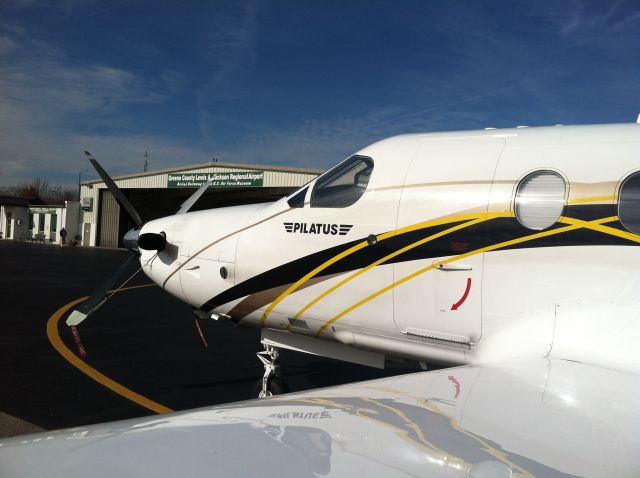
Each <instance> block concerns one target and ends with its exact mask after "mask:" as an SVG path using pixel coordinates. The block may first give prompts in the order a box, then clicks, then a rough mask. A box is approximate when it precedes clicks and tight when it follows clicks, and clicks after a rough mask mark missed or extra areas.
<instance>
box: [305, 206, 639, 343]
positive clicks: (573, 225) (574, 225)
mask: <svg viewBox="0 0 640 478" xmlns="http://www.w3.org/2000/svg"><path fill="white" fill-rule="evenodd" d="M616 220H618V217H617V216H610V217H605V218H602V219H596V220H594V221H582V220H579V219H573V218H565V217H561V218H560V219H559V220H558V222H562V223H565V224H570V225H569V226H565V227H561V228H558V229H553V230H550V231H543V232H538V233H536V234H530V235H528V236H524V237H520V238H517V239H512V240H510V241H505V242H500V243H498V244H493V245H491V246H487V247H483V248H480V249H476V250H474V251H470V252H467V253H465V254H460V255H458V256H453V257H450V258H449V259H445V260H443V261H440V262H438V263H434V264H431V265H429V266H427V267H424V268H422V269H419V270H417V271H415V272H413V273H412V274H409V275H408V276H405V277H403V278H402V279H400V280H398V281H395V282H393V283H392V284H390V285H388V286H386V287H384V288H382V289H380V290H379V291H377V292H374V293H373V294H371V295H369V296H368V297H365V298H364V299H362V300H361V301H359V302H356V303H355V304H354V305H352V306H351V307H348V308H347V309H345V310H343V311H342V312H340V313H339V314H338V315H336V316H334V317H333V318H331V319H330V320H328V321H327V322H325V323H324V324H323V325H322V327H320V329H319V330H318V332H316V336H319V335H321V334H322V333H323V332H324V331H325V330H326V329H327V328H328V327H329V326H330V325H331V324H333V323H335V322H336V321H338V320H340V319H341V318H342V317H344V316H345V315H347V314H349V313H350V312H353V311H354V310H355V309H357V308H358V307H361V306H362V305H364V304H366V303H367V302H370V301H372V300H373V299H375V298H376V297H378V296H380V295H382V294H384V293H385V292H389V291H390V290H392V289H393V288H395V287H397V286H399V285H402V284H404V283H405V282H408V281H410V280H411V279H414V278H415V277H418V276H419V275H422V274H424V273H425V272H428V271H430V270H432V269H434V268H435V267H437V266H439V265H440V264H442V265H445V264H449V263H451V262H455V261H458V260H460V259H465V258H467V257H471V256H475V255H476V254H481V253H483V252H490V251H495V250H496V249H502V248H505V247H509V246H512V245H514V244H519V243H522V242H527V241H532V240H535V239H539V238H541V237H547V236H553V235H556V234H562V233H564V232H567V231H572V230H575V229H581V228H587V229H593V230H596V231H598V230H599V231H600V232H605V230H603V229H606V230H608V229H611V231H615V232H616V234H614V235H618V236H619V237H624V236H621V235H619V234H626V233H624V231H618V230H617V229H614V228H609V227H605V228H603V227H602V226H601V224H603V223H607V222H612V221H616ZM605 233H607V234H608V233H609V232H605ZM625 238H626V237H625ZM632 240H634V241H635V242H640V237H637V236H636V237H635V238H633V239H632Z"/></svg>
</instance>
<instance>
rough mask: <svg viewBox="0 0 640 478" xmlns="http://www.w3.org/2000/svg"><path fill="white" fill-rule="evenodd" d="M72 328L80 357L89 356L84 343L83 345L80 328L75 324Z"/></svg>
mask: <svg viewBox="0 0 640 478" xmlns="http://www.w3.org/2000/svg"><path fill="white" fill-rule="evenodd" d="M70 328H71V334H72V335H73V340H75V342H76V346H77V347H78V354H79V355H80V358H85V357H86V356H87V349H85V348H84V345H82V340H80V334H79V333H78V329H77V328H76V326H75V325H72V326H71V327H70Z"/></svg>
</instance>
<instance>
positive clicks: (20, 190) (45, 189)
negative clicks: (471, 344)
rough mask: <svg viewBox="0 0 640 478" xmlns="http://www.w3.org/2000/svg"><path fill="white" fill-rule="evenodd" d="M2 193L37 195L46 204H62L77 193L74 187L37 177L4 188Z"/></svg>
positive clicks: (74, 197)
mask: <svg viewBox="0 0 640 478" xmlns="http://www.w3.org/2000/svg"><path fill="white" fill-rule="evenodd" d="M2 193H3V194H8V195H11V196H17V197H23V198H35V197H37V198H40V199H42V200H43V201H44V202H46V203H48V204H64V202H65V201H74V200H76V195H77V191H76V188H73V187H67V186H63V185H61V184H55V185H51V184H50V183H49V181H47V180H46V179H42V178H39V177H37V178H35V179H34V180H33V181H31V182H28V183H22V184H19V185H18V186H11V187H8V188H4V189H3V190H2Z"/></svg>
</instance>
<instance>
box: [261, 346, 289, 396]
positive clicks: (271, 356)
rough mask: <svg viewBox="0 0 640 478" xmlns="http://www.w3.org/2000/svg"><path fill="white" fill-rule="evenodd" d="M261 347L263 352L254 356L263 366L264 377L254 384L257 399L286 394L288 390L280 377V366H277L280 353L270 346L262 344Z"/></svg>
mask: <svg viewBox="0 0 640 478" xmlns="http://www.w3.org/2000/svg"><path fill="white" fill-rule="evenodd" d="M263 346H264V350H263V351H261V352H258V353H257V354H256V355H257V356H258V360H260V362H262V365H264V375H263V376H262V378H261V379H260V380H258V382H257V383H256V390H255V391H256V392H258V391H259V394H258V398H266V397H272V396H273V395H281V394H283V393H287V392H288V391H289V388H288V387H287V384H286V383H285V381H284V380H283V379H282V377H281V376H280V366H279V365H278V358H279V357H280V351H279V350H278V349H277V348H276V347H274V346H272V345H267V344H264V343H263Z"/></svg>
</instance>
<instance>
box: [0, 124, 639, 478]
mask: <svg viewBox="0 0 640 478" xmlns="http://www.w3.org/2000/svg"><path fill="white" fill-rule="evenodd" d="M91 161H92V163H93V164H94V166H96V169H97V170H98V172H99V173H100V175H101V176H102V178H103V179H104V180H105V182H106V183H107V185H108V186H109V188H110V189H111V191H112V192H113V193H114V196H115V197H116V198H118V199H119V201H120V204H121V205H122V206H123V207H124V208H125V209H126V210H127V211H128V212H129V215H130V216H131V217H132V219H133V221H134V222H135V223H136V225H137V226H136V228H135V229H133V230H132V231H130V232H129V233H128V234H127V237H126V243H127V244H128V247H129V248H130V249H131V250H132V251H133V252H134V253H135V254H134V255H132V256H131V259H130V260H131V261H133V260H138V259H139V261H140V264H141V267H142V270H143V271H144V272H145V273H146V274H147V275H148V276H149V277H150V278H151V279H152V280H153V281H154V282H156V283H157V284H158V285H159V286H161V287H162V288H164V289H165V290H167V291H168V292H169V293H171V294H173V295H175V296H176V297H178V298H180V299H181V300H183V301H185V302H187V303H189V304H190V305H192V306H193V308H194V311H195V313H196V314H197V315H198V317H201V318H213V319H219V320H231V321H233V322H236V323H238V324H241V325H246V326H252V327H259V328H261V329H262V342H263V344H264V346H265V351H264V352H261V354H260V357H261V359H262V361H263V363H264V365H265V376H264V379H263V381H262V385H263V388H262V392H261V396H269V395H271V394H272V393H277V392H278V391H281V390H282V389H283V388H284V384H283V382H282V380H281V378H280V377H278V373H277V372H278V369H277V358H278V350H279V349H281V348H289V349H294V350H298V351H304V352H308V353H312V354H319V355H325V356H329V357H333V358H338V359H342V360H347V361H352V362H357V363H360V364H366V365H370V366H375V367H383V366H384V361H385V358H387V357H399V358H409V359H413V360H417V361H420V362H422V363H433V362H437V363H440V364H445V365H448V366H450V368H445V369H441V370H435V371H430V372H422V373H415V374H411V375H405V376H398V377H393V378H385V379H381V380H377V381H372V382H362V383H359V384H354V385H345V386H340V387H333V388H326V389H322V390H315V391H309V392H304V393H297V394H289V395H283V396H279V397H274V398H271V399H268V400H257V401H250V402H246V403H241V404H236V405H232V406H224V407H215V408H208V409H200V410H195V411H187V412H180V413H175V414H172V415H166V416H161V417H153V418H147V419H136V420H130V421H125V422H115V423H111V424H105V425H98V426H92V427H87V428H80V429H73V430H67V431H61V432H56V433H44V434H40V435H33V436H26V437H20V438H17V439H8V440H4V441H2V442H0V472H1V473H0V474H2V475H3V476H49V477H65V478H68V477H73V476H88V475H89V476H137V477H138V476H153V477H165V476H175V475H183V476H259V475H260V476H278V477H282V476H296V477H299V476H354V475H355V474H356V473H357V474H358V475H359V476H375V477H389V476H403V477H404V476H420V477H422V476H442V477H444V476H446V477H511V476H514V477H515V476H519V477H529V476H563V477H564V476H567V477H568V476H615V477H622V476H640V405H639V404H640V402H639V400H640V377H639V376H638V373H640V358H639V352H638V347H639V345H638V344H639V343H640V248H639V247H638V246H639V245H640V124H620V125H603V126H555V127H541V128H515V129H503V130H496V129H489V130H482V131H465V132H453V133H435V134H412V135H405V136H398V137H394V138H390V139H386V140H383V141H380V142H378V143H376V144H373V145H371V146H369V147H367V148H365V149H363V150H361V151H359V152H358V153H356V154H355V155H353V156H351V157H350V158H348V159H346V160H344V161H343V162H341V163H340V164H338V165H337V166H336V167H334V168H333V169H331V170H329V171H328V172H326V173H325V174H323V175H321V176H320V177H318V178H317V179H315V180H314V181H312V182H311V183H309V184H307V185H306V186H303V187H302V188H300V190H298V191H297V192H295V193H293V194H292V195H291V196H289V197H286V198H283V199H281V200H279V201H276V202H274V203H270V204H260V205H250V206H239V207H229V208H222V209H215V210H208V211H201V212H191V213H189V212H187V211H188V209H189V208H190V207H191V205H192V204H193V202H195V200H196V199H197V197H198V194H200V193H202V191H199V192H198V193H196V194H195V195H194V197H193V198H191V199H190V200H189V201H187V203H185V204H184V205H183V206H182V208H181V209H180V210H179V211H178V213H177V214H176V215H174V216H170V217H166V218H163V219H159V220H154V221H150V222H148V223H146V224H143V223H142V221H141V220H140V218H139V217H138V214H137V213H136V212H135V210H134V209H133V207H132V206H131V205H130V204H129V203H128V201H127V200H126V199H125V198H124V196H123V195H122V193H120V191H119V190H118V189H117V187H116V185H115V184H114V182H113V181H112V180H111V179H110V178H109V177H108V176H107V174H106V173H105V172H104V171H103V170H102V168H100V166H99V165H98V164H97V162H96V161H95V160H94V159H93V158H91ZM204 187H206V185H205V186H204ZM117 275H119V273H116V275H115V276H117ZM115 276H114V277H113V278H111V279H109V280H107V281H106V282H105V284H103V286H102V287H101V288H99V290H98V291H96V293H94V294H93V296H92V297H90V298H89V300H88V301H87V302H86V303H85V304H84V305H82V306H81V307H80V308H79V309H78V310H76V311H75V312H73V313H72V315H71V316H70V317H69V319H68V323H69V324H70V325H77V324H78V323H80V321H81V320H82V319H84V318H86V316H87V315H89V314H90V313H91V311H92V310H94V309H95V308H96V307H97V306H98V305H99V304H100V303H101V301H102V298H103V296H104V292H105V291H106V290H107V289H110V288H111V287H112V285H113V284H115V282H116V281H117V277H115Z"/></svg>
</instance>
